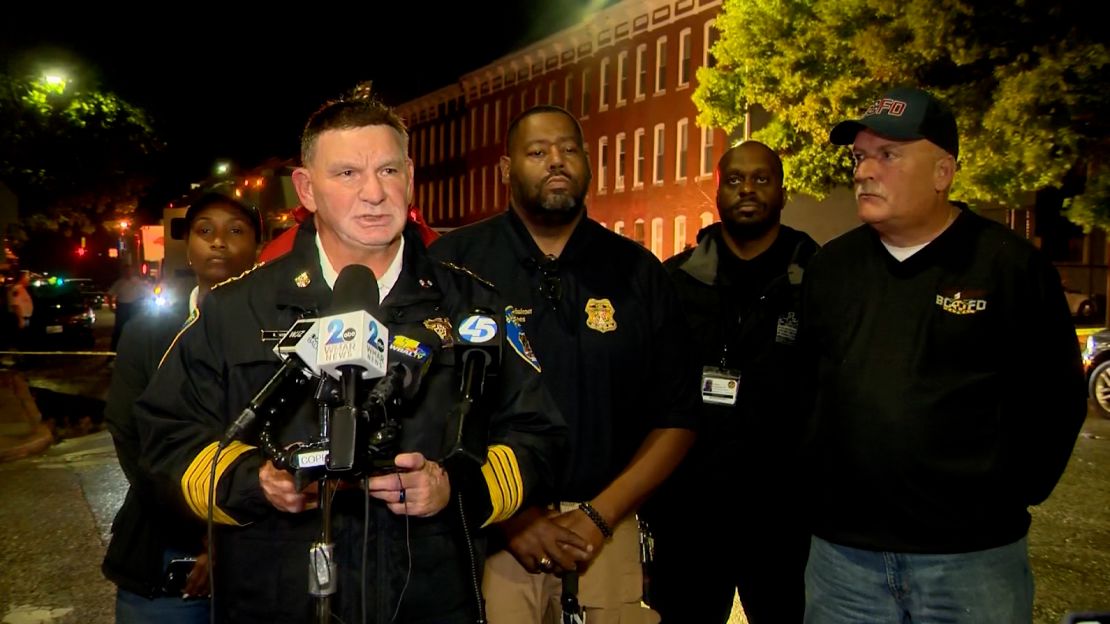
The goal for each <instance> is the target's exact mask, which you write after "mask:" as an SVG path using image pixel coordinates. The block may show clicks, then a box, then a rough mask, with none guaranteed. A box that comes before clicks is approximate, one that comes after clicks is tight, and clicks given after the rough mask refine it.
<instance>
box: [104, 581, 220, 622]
mask: <svg viewBox="0 0 1110 624" xmlns="http://www.w3.org/2000/svg"><path fill="white" fill-rule="evenodd" d="M151 623H154V624H208V599H207V598H198V599H189V600H182V599H181V598H178V597H177V596H166V597H163V598H153V599H151V598H145V597H143V596H140V595H138V594H133V593H131V592H129V591H125V590H122V589H120V590H117V591H116V624H151Z"/></svg>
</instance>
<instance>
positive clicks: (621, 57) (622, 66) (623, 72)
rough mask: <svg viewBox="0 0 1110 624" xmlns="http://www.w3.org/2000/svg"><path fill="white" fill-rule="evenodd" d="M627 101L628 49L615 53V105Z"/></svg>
mask: <svg viewBox="0 0 1110 624" xmlns="http://www.w3.org/2000/svg"><path fill="white" fill-rule="evenodd" d="M627 103H628V51H627V50H626V51H624V52H621V53H620V54H618V55H617V106H624V105H625V104H627Z"/></svg>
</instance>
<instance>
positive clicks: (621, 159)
mask: <svg viewBox="0 0 1110 624" xmlns="http://www.w3.org/2000/svg"><path fill="white" fill-rule="evenodd" d="M625 143H626V141H625V137H624V133H623V132H621V133H620V134H618V135H617V165H616V167H617V173H616V179H615V180H614V181H613V188H614V189H616V190H618V191H623V190H624V172H625V168H624V166H625Z"/></svg>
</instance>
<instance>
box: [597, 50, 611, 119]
mask: <svg viewBox="0 0 1110 624" xmlns="http://www.w3.org/2000/svg"><path fill="white" fill-rule="evenodd" d="M599 71H600V74H601V75H600V77H599V80H600V81H601V82H600V86H601V93H600V94H599V98H600V99H598V101H597V110H598V112H601V111H605V110H609V58H608V57H606V58H603V59H601V69H600V70H599Z"/></svg>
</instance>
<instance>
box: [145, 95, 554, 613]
mask: <svg viewBox="0 0 1110 624" xmlns="http://www.w3.org/2000/svg"><path fill="white" fill-rule="evenodd" d="M407 144H408V138H407V132H406V130H405V127H404V125H403V123H402V122H401V120H400V119H399V118H398V117H397V115H396V114H395V113H394V112H393V111H392V110H390V109H388V108H386V107H385V106H383V105H381V104H380V103H377V102H375V101H372V100H367V99H360V98H356V99H350V100H340V101H337V102H331V103H329V104H327V105H325V106H324V107H323V108H321V109H320V110H319V111H317V112H316V113H315V114H314V115H313V116H312V117H311V118H310V120H309V122H308V124H307V126H306V128H305V132H304V136H303V138H302V143H301V157H302V160H303V163H304V165H303V166H302V167H300V168H298V169H297V170H296V171H295V172H294V174H293V181H294V184H295V186H296V189H297V192H298V195H299V196H300V199H301V201H302V203H303V204H304V206H305V207H306V208H308V210H310V211H311V212H313V217H312V218H311V219H309V220H308V221H306V222H305V223H303V224H302V226H301V229H300V231H299V233H298V237H297V240H296V241H295V243H294V247H293V249H292V251H290V252H289V253H287V254H286V255H284V256H282V257H281V258H279V259H277V260H275V261H274V262H272V263H270V264H267V265H264V266H262V267H260V268H258V269H256V270H254V271H253V272H251V273H249V274H248V275H246V276H244V277H242V278H240V279H238V280H235V281H232V282H230V283H228V284H226V285H223V286H220V287H219V288H216V289H213V291H212V292H211V293H210V294H209V296H208V298H207V299H206V300H205V302H204V305H203V306H202V308H201V310H200V314H199V316H198V318H197V319H196V320H195V321H194V322H193V323H192V324H191V325H190V326H189V327H188V328H186V329H185V330H183V333H182V335H181V336H180V338H179V339H178V341H177V344H176V345H175V347H174V348H173V349H172V350H171V351H170V353H169V354H168V356H167V357H166V361H165V363H164V364H163V365H162V367H161V368H160V369H159V371H158V373H157V374H156V375H155V377H154V379H153V381H152V383H151V385H150V387H149V389H148V390H147V392H145V393H144V394H143V396H142V398H141V399H140V401H139V403H138V406H137V419H138V423H139V428H140V434H141V438H142V442H143V458H144V459H145V461H146V462H147V463H148V464H149V465H150V466H151V468H152V470H153V472H154V473H155V475H156V476H158V477H160V478H161V479H162V482H163V485H164V486H165V487H168V488H176V490H177V491H178V495H179V496H182V497H183V498H184V500H185V502H186V503H188V505H189V506H190V507H191V508H192V510H193V511H194V512H195V513H196V514H197V515H199V516H201V517H205V516H206V515H207V514H208V512H209V511H211V512H212V515H213V517H214V519H215V521H216V522H217V523H219V524H220V530H219V531H218V532H217V534H216V544H215V546H216V557H215V581H216V582H215V591H214V594H213V601H214V603H215V606H216V609H217V612H218V613H219V616H220V619H221V621H226V622H235V623H236V624H243V623H255V622H258V623H262V622H267V623H269V622H289V623H293V622H296V623H303V622H306V621H309V619H310V618H311V617H312V613H313V601H312V599H311V598H310V596H309V595H308V593H307V589H308V587H309V579H308V577H309V574H310V571H311V572H312V573H313V574H314V575H316V574H318V573H319V572H320V570H319V568H316V569H313V568H310V561H309V545H310V543H311V542H313V541H314V540H315V539H317V537H318V536H319V534H320V524H321V523H320V521H321V518H320V514H319V512H318V511H315V509H316V504H317V499H316V497H315V496H316V495H315V493H314V492H312V491H298V490H297V489H296V487H295V484H294V480H293V477H292V475H291V474H290V473H288V472H286V471H284V470H280V469H277V468H276V467H275V466H274V464H273V462H271V461H270V460H269V459H268V458H267V457H264V456H262V455H261V454H260V452H259V450H258V449H257V448H255V445H256V444H257V435H255V434H253V433H250V432H248V435H247V437H246V438H245V440H246V441H245V442H239V441H236V442H232V443H231V444H230V445H229V446H228V447H227V448H226V449H225V450H223V452H222V454H220V455H219V459H218V461H217V462H215V476H216V481H215V489H216V491H215V506H214V508H213V509H211V510H209V506H208V494H209V487H210V481H209V471H210V470H211V468H212V465H213V463H214V462H213V459H214V455H215V449H216V447H217V441H218V440H220V438H221V437H222V435H223V432H224V431H225V429H227V427H228V424H229V423H230V422H231V421H232V419H234V418H235V416H236V415H237V414H239V412H240V411H241V410H242V409H243V408H244V407H245V406H246V405H247V404H248V402H249V401H250V399H251V398H252V397H253V396H254V395H255V393H257V392H258V391H259V389H260V388H261V387H262V386H263V384H264V383H265V382H266V381H267V380H268V379H269V378H270V377H271V376H272V375H273V374H274V372H275V371H276V370H277V369H278V367H279V361H278V359H277V357H276V356H275V355H274V354H273V352H272V351H271V346H270V345H267V344H263V343H262V342H261V341H260V339H259V336H260V330H274V329H276V330H281V329H286V328H288V327H290V325H291V324H292V323H293V322H294V321H296V320H297V319H298V318H302V317H316V316H319V315H320V312H321V309H322V308H326V307H327V305H328V302H329V300H330V298H331V292H330V290H331V287H332V285H333V284H334V283H335V279H336V276H337V274H338V273H339V271H340V270H341V269H342V268H344V267H346V266H348V265H352V264H361V265H364V266H367V267H369V268H370V269H371V270H372V271H373V273H374V275H375V276H377V280H378V288H379V292H380V295H381V301H382V306H381V311H380V317H379V320H381V321H383V322H384V323H386V324H387V325H388V326H389V328H390V330H391V333H394V334H402V335H410V334H411V333H412V332H414V331H416V330H415V328H416V327H420V328H427V329H429V330H435V331H436V332H437V333H438V334H440V337H441V338H443V348H442V349H441V350H439V352H437V353H436V354H435V355H434V356H433V359H432V363H431V367H430V369H429V370H428V371H427V372H426V374H425V375H424V377H423V381H422V383H421V385H420V388H419V391H418V393H417V394H416V396H415V397H414V399H412V400H411V401H407V402H405V403H404V404H403V405H402V407H401V408H400V409H399V413H397V414H395V415H396V416H398V417H399V418H398V420H400V422H401V424H402V434H401V440H400V442H399V444H398V447H399V450H400V451H401V452H400V453H399V454H397V455H396V456H395V457H391V458H387V459H392V460H393V461H394V463H395V465H396V469H397V472H396V473H393V474H386V475H379V476H372V477H370V478H369V479H368V480H367V483H366V484H365V487H366V488H367V490H368V492H369V496H370V497H371V498H370V499H369V500H367V494H366V492H364V491H363V490H362V488H361V487H345V488H339V490H338V491H337V492H335V493H334V499H333V500H334V506H333V508H332V511H333V513H332V528H333V532H334V533H333V541H334V543H335V552H334V555H333V558H334V560H335V562H336V564H337V566H338V580H337V583H336V585H337V587H338V593H336V594H335V595H334V596H332V599H331V604H332V608H333V611H334V616H335V617H336V618H337V619H339V620H342V621H345V622H357V621H363V619H362V618H361V617H360V611H361V608H362V607H363V606H365V608H366V610H367V614H368V617H367V620H368V621H370V622H387V621H400V622H433V621H434V622H437V623H438V622H459V623H462V622H473V621H474V619H475V616H476V612H477V609H478V596H477V595H476V594H477V590H476V585H477V579H476V578H473V577H475V576H476V575H477V574H480V561H476V562H475V561H471V559H470V554H471V553H469V552H468V551H469V550H471V549H470V548H469V547H468V545H467V544H466V542H464V539H463V535H464V530H465V531H467V532H473V531H474V530H475V529H477V527H478V526H479V525H481V524H483V523H489V522H495V521H498V520H501V519H503V518H505V517H508V516H509V515H510V514H512V513H513V512H514V511H515V510H516V509H517V508H519V507H521V506H522V505H523V504H524V503H525V501H526V500H528V498H529V497H532V496H534V495H536V494H537V493H538V492H539V491H540V490H542V489H543V488H544V487H545V486H546V485H548V484H549V483H551V481H552V479H553V476H554V467H553V465H552V461H553V460H554V458H555V457H556V453H557V451H558V449H559V447H560V446H561V442H562V435H563V429H562V426H561V425H559V424H557V423H556V421H554V420H553V418H557V411H556V410H555V408H554V406H553V404H552V403H551V400H550V397H549V396H548V395H547V394H546V391H545V390H544V389H543V387H542V385H541V384H540V381H539V375H537V374H536V373H535V371H534V370H532V368H531V367H530V366H529V365H528V363H527V362H526V361H525V360H524V359H523V358H520V357H516V356H513V355H512V354H511V353H507V354H506V357H504V358H503V359H502V362H501V367H500V373H501V376H500V378H499V379H498V380H497V384H496V385H495V387H494V388H492V389H490V390H489V391H487V395H492V396H487V398H488V399H490V400H489V401H488V404H489V406H490V408H491V409H492V418H491V421H490V426H489V445H490V446H489V457H488V461H487V462H486V463H485V464H484V465H483V466H481V467H480V468H479V466H477V465H476V464H475V465H472V466H462V467H460V468H459V469H458V470H455V471H453V472H452V473H450V474H448V473H447V472H446V471H445V470H444V467H443V466H442V465H441V464H440V463H439V462H437V461H435V459H436V458H438V457H440V454H441V452H442V450H443V448H444V438H445V437H446V435H447V432H446V431H445V430H446V423H445V421H446V416H447V414H448V413H449V412H450V410H451V408H452V407H453V406H454V405H456V404H457V402H458V400H459V394H460V390H459V389H460V383H459V377H458V375H457V371H455V366H454V365H453V364H455V362H454V356H453V353H452V351H453V349H451V348H448V347H449V346H450V345H451V344H452V342H451V340H450V333H449V332H450V329H451V324H452V322H453V321H454V320H456V319H457V318H458V317H459V316H461V315H463V314H466V313H469V311H470V310H472V309H473V308H474V307H475V306H481V307H484V308H487V307H488V308H494V307H495V306H497V305H498V303H497V299H496V298H495V297H494V296H493V289H492V287H491V285H489V284H488V283H485V282H483V281H481V280H480V279H477V278H476V277H474V276H473V274H470V273H469V272H466V271H463V270H461V269H457V268H454V269H452V268H449V267H445V266H443V265H440V264H438V263H435V262H433V261H431V260H430V259H429V258H428V257H427V255H426V252H425V249H424V246H423V244H422V242H421V240H420V237H419V236H418V235H417V233H416V231H415V229H414V228H413V227H412V225H411V224H407V222H406V214H407V207H408V205H409V203H410V200H411V198H412V188H413V182H412V169H413V165H412V161H411V160H410V159H409V157H408V154H407V150H406V146H407ZM494 309H495V308H494ZM366 385H367V386H369V384H366ZM365 390H366V388H363V389H362V391H363V392H365ZM272 424H273V429H274V438H275V440H274V441H275V444H276V446H277V447H278V448H284V447H285V445H287V444H290V443H293V442H297V441H304V440H309V439H313V438H316V437H318V436H319V434H320V424H319V423H318V422H317V414H316V406H315V403H314V402H313V401H312V400H311V398H310V399H308V400H306V401H305V402H304V404H302V405H299V406H291V408H290V410H289V413H284V414H279V415H278V416H277V417H275V419H274V421H273V423H272ZM329 489H330V488H329ZM459 494H465V497H464V500H465V505H466V512H467V514H466V515H467V522H466V525H468V526H460V513H459V509H457V508H456V507H457V506H458V505H460V503H459V501H460V498H459V496H458V495H459ZM321 495H325V494H324V493H321ZM364 506H368V507H369V510H368V512H365V511H364ZM364 513H368V514H369V520H368V522H369V526H366V525H365V524H364V520H363V518H364ZM364 531H366V534H367V535H368V538H367V540H366V541H364V539H363V535H364ZM364 549H365V550H364Z"/></svg>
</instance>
